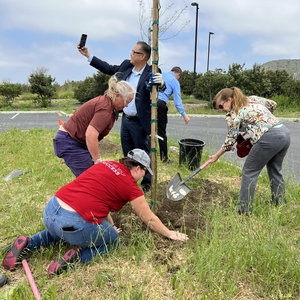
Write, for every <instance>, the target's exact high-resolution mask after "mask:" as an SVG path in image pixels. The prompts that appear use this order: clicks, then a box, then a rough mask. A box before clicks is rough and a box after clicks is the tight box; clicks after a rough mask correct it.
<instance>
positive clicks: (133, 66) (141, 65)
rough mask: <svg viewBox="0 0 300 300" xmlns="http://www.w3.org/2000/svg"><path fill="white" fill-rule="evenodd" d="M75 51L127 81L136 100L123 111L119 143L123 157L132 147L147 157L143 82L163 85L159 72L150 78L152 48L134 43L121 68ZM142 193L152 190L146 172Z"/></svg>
mask: <svg viewBox="0 0 300 300" xmlns="http://www.w3.org/2000/svg"><path fill="white" fill-rule="evenodd" d="M77 48H78V51H79V52H80V53H81V54H82V55H84V56H85V57H87V59H88V61H89V63H90V65H91V66H92V67H94V68H96V69H97V70H99V71H101V72H102V73H104V74H108V75H113V74H116V76H117V77H118V79H119V80H126V81H128V82H129V83H130V84H131V85H132V86H133V87H134V89H135V91H136V94H135V98H134V99H133V101H131V103H130V104H129V105H128V107H126V108H124V109H123V116H122V124H121V144H122V150H123V154H124V155H126V153H128V151H130V150H131V149H134V148H140V149H142V150H144V151H146V153H147V154H150V147H149V135H150V133H151V106H150V105H151V95H150V91H149V89H147V85H146V84H145V82H147V83H148V82H149V81H151V83H152V84H155V85H157V86H158V87H163V86H164V82H163V79H162V75H161V74H160V73H155V74H153V76H152V77H151V66H149V65H148V63H147V62H148V60H149V58H150V56H151V47H150V46H149V45H148V44H147V43H145V42H141V41H139V42H137V43H136V44H135V45H134V47H133V49H132V51H131V54H130V59H126V60H124V61H123V62H122V63H121V64H120V65H110V64H109V63H107V62H106V61H103V60H101V59H99V58H97V57H96V56H93V55H91V54H90V52H89V51H88V48H87V47H80V45H78V46H77ZM141 186H142V189H143V191H144V193H146V192H148V191H149V190H150V187H151V175H150V174H149V172H147V173H146V175H145V176H144V178H143V180H142V182H141Z"/></svg>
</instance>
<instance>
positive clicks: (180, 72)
mask: <svg viewBox="0 0 300 300" xmlns="http://www.w3.org/2000/svg"><path fill="white" fill-rule="evenodd" d="M171 72H174V73H177V74H179V76H180V77H181V75H182V70H181V68H180V67H173V68H172V69H171Z"/></svg>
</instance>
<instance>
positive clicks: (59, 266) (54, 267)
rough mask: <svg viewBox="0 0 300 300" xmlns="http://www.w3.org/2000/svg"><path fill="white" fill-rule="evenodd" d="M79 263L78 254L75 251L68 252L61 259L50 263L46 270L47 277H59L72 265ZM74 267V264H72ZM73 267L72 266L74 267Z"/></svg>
mask: <svg viewBox="0 0 300 300" xmlns="http://www.w3.org/2000/svg"><path fill="white" fill-rule="evenodd" d="M77 261H79V254H78V252H77V251H76V250H75V249H71V250H68V251H67V252H66V253H65V254H64V256H63V257H62V258H60V259H59V260H58V261H56V262H54V263H52V264H51V265H50V266H49V268H48V274H49V275H59V274H61V273H62V272H63V271H64V270H67V268H68V267H71V266H72V265H70V264H73V263H76V262H77ZM74 265H75V264H74ZM74 265H73V266H74Z"/></svg>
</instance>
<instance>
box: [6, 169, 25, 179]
mask: <svg viewBox="0 0 300 300" xmlns="http://www.w3.org/2000/svg"><path fill="white" fill-rule="evenodd" d="M23 173H24V171H23V170H13V171H11V172H10V173H9V174H7V175H6V176H5V177H4V178H3V179H4V180H5V181H8V180H11V179H13V178H15V177H18V176H20V175H22V174H23Z"/></svg>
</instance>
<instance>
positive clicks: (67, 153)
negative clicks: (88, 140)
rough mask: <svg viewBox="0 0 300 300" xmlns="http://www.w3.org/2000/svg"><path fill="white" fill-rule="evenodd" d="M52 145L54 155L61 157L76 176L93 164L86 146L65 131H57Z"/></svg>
mask: <svg viewBox="0 0 300 300" xmlns="http://www.w3.org/2000/svg"><path fill="white" fill-rule="evenodd" d="M53 147H54V153H55V155H56V156H58V157H59V158H63V160H64V162H65V164H66V165H67V166H68V167H69V168H70V169H71V171H72V172H73V174H74V175H75V176H76V177H78V176H79V175H80V174H81V173H82V172H84V171H85V170H87V169H88V168H89V167H91V166H92V165H94V162H93V160H92V157H91V154H90V152H89V150H88V148H87V146H86V145H84V144H81V143H79V142H77V141H76V140H74V139H73V138H72V137H71V136H70V135H69V134H68V133H67V132H65V131H62V130H58V131H57V133H56V135H55V138H54V139H53Z"/></svg>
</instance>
